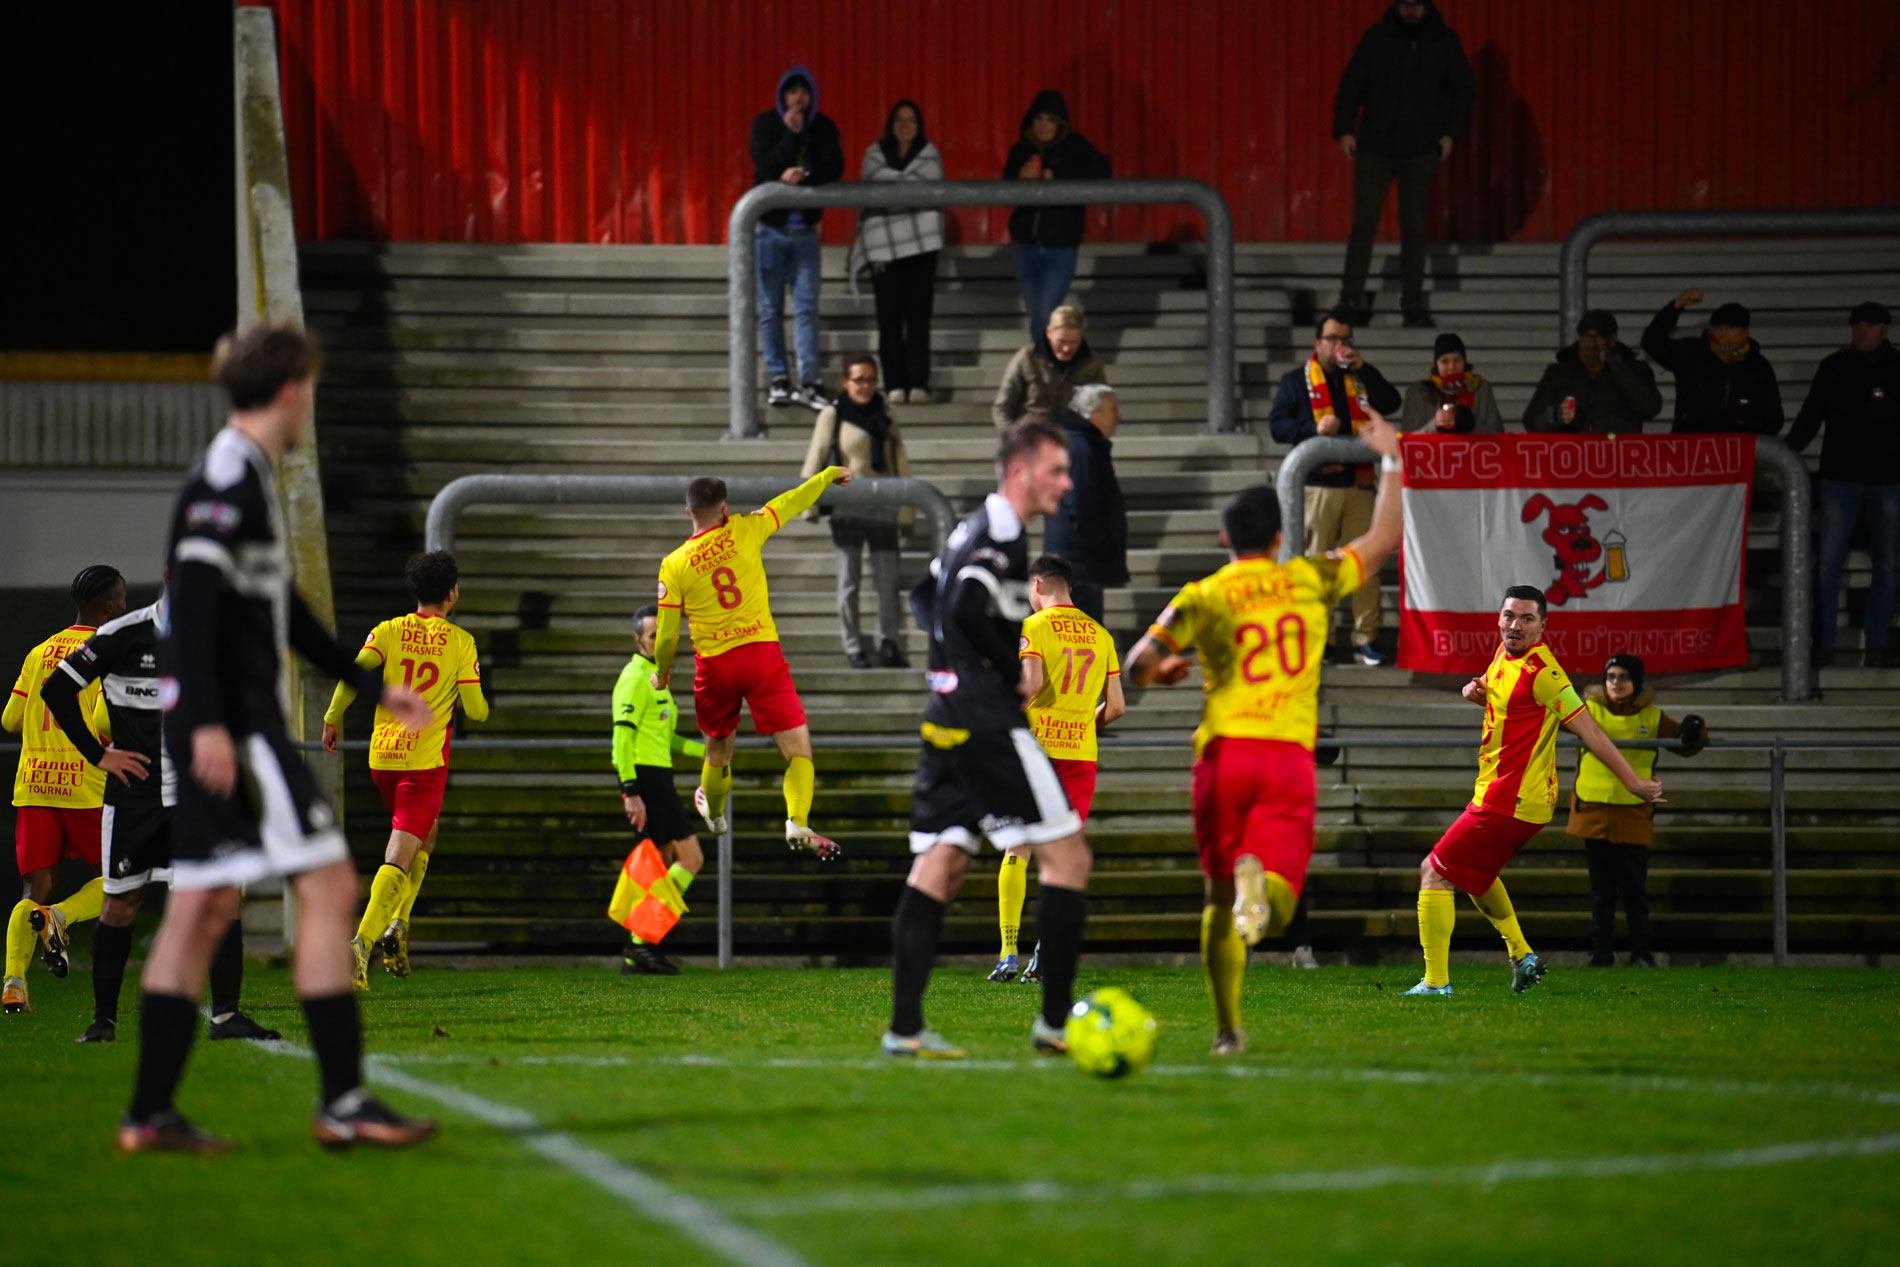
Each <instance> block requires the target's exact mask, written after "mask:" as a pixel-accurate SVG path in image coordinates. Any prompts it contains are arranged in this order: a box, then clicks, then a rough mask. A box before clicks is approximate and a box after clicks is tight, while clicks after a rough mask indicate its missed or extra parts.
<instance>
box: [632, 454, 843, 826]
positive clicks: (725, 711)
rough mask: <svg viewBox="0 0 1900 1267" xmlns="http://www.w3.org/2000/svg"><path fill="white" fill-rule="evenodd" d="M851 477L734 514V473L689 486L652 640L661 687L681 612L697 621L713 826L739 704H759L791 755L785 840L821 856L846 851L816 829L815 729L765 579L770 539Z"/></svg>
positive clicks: (721, 821)
mask: <svg viewBox="0 0 1900 1267" xmlns="http://www.w3.org/2000/svg"><path fill="white" fill-rule="evenodd" d="M850 482H851V472H850V471H848V470H846V469H845V468H844V467H842V466H828V467H826V468H825V469H824V470H822V471H820V472H818V474H816V475H814V476H812V477H811V478H810V479H808V480H806V481H805V482H804V483H803V484H800V485H799V486H798V487H797V488H794V489H792V490H790V491H789V492H785V493H780V494H779V495H778V496H777V497H774V498H773V499H772V500H771V501H769V502H767V503H766V504H765V505H763V506H761V507H760V508H759V509H757V510H755V511H753V512H752V513H751V514H749V515H741V516H738V517H737V518H735V517H734V516H733V515H732V513H731V511H730V509H729V508H728V507H727V505H726V482H725V481H724V480H722V479H715V478H713V477H711V476H702V477H700V478H699V479H696V480H694V481H693V482H692V483H691V484H689V485H687V486H686V514H687V517H688V518H689V519H691V520H692V521H693V535H692V536H690V537H688V538H687V539H686V544H685V545H683V546H681V547H680V548H679V549H677V550H675V551H673V553H671V554H669V555H667V556H666V558H665V559H664V560H662V561H661V563H660V598H659V603H660V625H659V634H658V644H657V645H656V646H655V647H654V649H653V662H654V664H655V665H656V666H657V667H656V669H655V670H654V673H653V688H654V689H655V690H658V691H664V690H666V689H667V683H668V682H670V681H671V680H672V676H673V657H674V655H675V654H677V653H678V651H679V642H680V616H681V613H684V614H685V617H686V619H687V620H689V621H691V622H692V626H693V661H694V668H693V709H694V712H695V713H696V714H697V717H698V722H699V729H700V730H701V731H702V732H704V734H705V736H706V757H705V763H704V764H703V765H702V766H701V767H700V777H699V789H698V790H697V791H695V792H694V793H693V804H694V805H695V806H696V807H697V808H698V810H699V814H700V817H701V818H703V819H705V820H706V828H707V830H708V831H710V832H712V834H713V835H715V836H717V835H719V834H720V833H721V832H723V831H725V830H726V797H727V796H728V795H729V794H730V793H731V791H732V749H733V743H734V734H735V732H737V730H738V729H739V706H740V705H741V704H745V705H746V706H747V707H749V708H750V709H751V710H752V724H753V726H754V727H755V728H757V730H758V732H759V733H760V734H762V735H770V736H772V738H773V740H774V741H775V742H776V743H777V744H778V750H779V755H780V756H782V757H784V758H785V839H786V842H787V843H789V844H790V845H791V846H792V848H794V849H810V850H812V851H813V852H814V853H816V854H817V855H818V856H819V857H821V858H829V857H833V856H835V855H836V854H837V852H838V846H837V843H836V842H835V841H831V840H827V839H825V838H824V837H823V836H820V835H818V834H817V833H816V832H814V831H813V830H812V829H811V825H810V823H809V822H808V821H807V820H808V819H809V818H810V817H811V799H812V792H813V789H814V787H815V784H816V775H815V774H814V773H813V770H812V764H811V728H810V727H809V726H807V725H806V724H805V706H804V704H803V703H801V702H800V701H799V698H798V688H797V687H795V686H793V685H792V671H791V669H790V668H789V667H787V665H786V663H785V653H784V652H783V651H782V650H780V648H779V643H778V625H777V624H775V623H774V622H773V620H772V603H771V595H770V593H769V592H768V591H767V588H766V581H765V559H764V555H763V551H764V549H765V543H766V541H768V540H769V539H770V538H771V536H772V534H773V533H775V532H777V531H778V530H779V529H780V528H783V527H784V526H785V525H786V524H788V523H790V522H791V520H792V519H793V517H794V516H797V515H801V514H803V513H804V512H805V511H806V510H807V509H809V508H810V507H811V506H813V505H814V504H815V503H816V502H817V501H818V498H819V496H820V495H821V494H823V493H824V491H825V490H826V489H827V488H829V487H831V486H832V485H833V484H838V485H840V486H842V485H845V484H849V483H850Z"/></svg>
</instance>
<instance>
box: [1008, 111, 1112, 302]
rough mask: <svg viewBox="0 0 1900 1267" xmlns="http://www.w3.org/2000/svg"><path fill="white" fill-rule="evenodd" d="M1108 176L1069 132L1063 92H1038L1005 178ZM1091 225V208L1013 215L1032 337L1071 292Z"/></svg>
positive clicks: (1104, 165)
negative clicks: (1077, 261)
mask: <svg viewBox="0 0 1900 1267" xmlns="http://www.w3.org/2000/svg"><path fill="white" fill-rule="evenodd" d="M1109 175H1110V170H1109V165H1108V156H1107V155H1105V154H1103V153H1102V152H1101V151H1100V150H1098V149H1096V148H1095V147H1094V146H1093V145H1090V144H1089V142H1088V139H1087V138H1086V137H1084V136H1083V135H1082V134H1081V133H1080V132H1075V131H1071V130H1070V128H1069V103H1068V102H1067V101H1066V100H1065V99H1064V98H1063V96H1062V94H1061V93H1059V92H1057V91H1055V90H1054V89H1052V88H1045V89H1043V90H1042V91H1041V92H1039V93H1037V94H1036V98H1035V100H1034V101H1031V102H1030V103H1029V109H1028V111H1027V112H1026V113H1025V114H1024V115H1023V126H1022V133H1021V135H1020V136H1019V137H1018V138H1017V141H1016V144H1014V145H1012V146H1010V147H1009V157H1007V158H1005V159H1004V160H1003V179H1004V180H1106V179H1107V178H1108V177H1109ZM1087 221H1088V208H1087V207H1018V208H1016V210H1015V211H1014V212H1012V213H1011V214H1010V217H1009V240H1010V241H1012V242H1014V243H1015V244H1016V281H1017V283H1018V284H1019V285H1020V286H1021V287H1022V288H1023V306H1024V307H1025V308H1027V309H1028V310H1029V337H1030V338H1032V339H1033V338H1035V337H1036V334H1037V332H1038V331H1040V330H1041V329H1042V328H1043V326H1044V325H1046V324H1047V323H1048V320H1049V314H1050V312H1052V311H1053V310H1054V309H1055V307H1056V306H1057V305H1058V304H1060V303H1061V302H1062V301H1063V299H1064V298H1065V297H1066V296H1067V295H1068V293H1069V283H1070V282H1072V281H1074V280H1075V255H1076V248H1077V247H1079V246H1081V245H1082V233H1083V230H1084V229H1085V228H1086V227H1087Z"/></svg>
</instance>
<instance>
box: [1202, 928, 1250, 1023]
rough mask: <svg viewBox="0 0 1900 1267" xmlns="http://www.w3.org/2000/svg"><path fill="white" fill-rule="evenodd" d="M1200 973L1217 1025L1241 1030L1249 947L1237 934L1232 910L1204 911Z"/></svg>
mask: <svg viewBox="0 0 1900 1267" xmlns="http://www.w3.org/2000/svg"><path fill="white" fill-rule="evenodd" d="M1201 971H1202V973H1203V974H1204V975H1205V976H1206V977H1207V993H1208V994H1209V996H1210V997H1212V998H1213V1000H1214V1023H1215V1024H1216V1025H1217V1026H1219V1027H1220V1028H1221V1029H1239V1028H1240V982H1241V978H1242V977H1244V976H1246V974H1247V943H1246V942H1244V941H1242V940H1241V939H1240V934H1239V933H1237V932H1235V931H1234V912H1233V910H1232V908H1230V907H1223V906H1208V907H1203V908H1202V910H1201Z"/></svg>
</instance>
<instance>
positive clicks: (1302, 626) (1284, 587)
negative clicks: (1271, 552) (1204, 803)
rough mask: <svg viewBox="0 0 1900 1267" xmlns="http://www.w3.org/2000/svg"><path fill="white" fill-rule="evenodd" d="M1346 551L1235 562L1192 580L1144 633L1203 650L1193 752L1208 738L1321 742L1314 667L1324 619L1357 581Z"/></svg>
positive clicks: (1355, 559)
mask: <svg viewBox="0 0 1900 1267" xmlns="http://www.w3.org/2000/svg"><path fill="white" fill-rule="evenodd" d="M1365 574H1366V573H1365V564H1364V563H1363V562H1362V561H1361V560H1360V558H1359V556H1358V555H1357V554H1355V553H1354V552H1353V551H1352V550H1350V549H1348V550H1346V551H1344V552H1343V554H1342V557H1340V558H1339V559H1325V558H1297V559H1291V560H1288V561H1287V562H1286V563H1285V564H1284V565H1282V564H1280V563H1276V562H1274V561H1273V560H1272V559H1268V558H1264V557H1254V558H1246V559H1235V560H1234V561H1233V562H1232V563H1229V564H1228V565H1227V566H1226V567H1224V568H1222V569H1221V570H1220V571H1218V572H1216V573H1214V575H1212V576H1210V577H1207V578H1205V579H1203V580H1199V581H1190V582H1189V583H1188V584H1187V585H1185V586H1183V587H1182V588H1181V592H1180V593H1179V594H1176V595H1175V596H1174V601H1173V602H1171V603H1169V604H1168V606H1167V610H1165V611H1163V612H1162V613H1161V615H1160V617H1159V618H1158V619H1156V621H1155V623H1154V624H1153V625H1151V626H1149V628H1148V636H1149V637H1151V638H1153V639H1154V640H1155V641H1157V642H1159V643H1160V644H1161V645H1162V646H1164V647H1167V648H1168V649H1169V650H1171V651H1176V652H1179V651H1184V650H1186V649H1187V648H1188V647H1189V646H1190V645H1194V646H1198V647H1199V648H1200V652H1201V677H1202V683H1201V685H1202V690H1203V691H1204V693H1205V695H1206V699H1205V702H1204V704H1203V708H1202V713H1201V725H1200V729H1198V730H1196V731H1195V732H1194V751H1195V753H1196V754H1197V755H1198V754H1199V753H1200V751H1201V750H1202V749H1203V748H1205V747H1206V746H1207V741H1208V740H1210V739H1212V738H1214V737H1215V736H1216V735H1227V736H1231V737H1234V738H1244V739H1284V740H1287V741H1289V742H1291V743H1296V744H1299V745H1300V746H1301V747H1302V748H1306V749H1308V750H1309V751H1310V750H1311V749H1312V747H1313V741H1314V740H1315V739H1316V738H1317V737H1318V735H1319V670H1320V663H1321V661H1323V660H1324V659H1325V658H1326V621H1327V617H1328V615H1329V614H1330V613H1331V611H1332V609H1333V604H1334V603H1337V602H1338V601H1339V600H1340V599H1342V598H1344V597H1345V596H1346V595H1348V594H1351V593H1352V592H1353V591H1354V590H1357V589H1358V588H1359V586H1360V585H1361V584H1362V583H1364V581H1365Z"/></svg>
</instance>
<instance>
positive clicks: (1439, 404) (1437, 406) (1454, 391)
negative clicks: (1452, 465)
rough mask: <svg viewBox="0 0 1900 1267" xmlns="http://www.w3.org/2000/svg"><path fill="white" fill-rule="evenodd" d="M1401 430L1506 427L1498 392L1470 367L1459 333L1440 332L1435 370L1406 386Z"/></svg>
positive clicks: (1435, 348)
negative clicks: (1500, 410) (1499, 404)
mask: <svg viewBox="0 0 1900 1267" xmlns="http://www.w3.org/2000/svg"><path fill="white" fill-rule="evenodd" d="M1399 430H1401V431H1436V432H1446V433H1450V434H1463V433H1465V432H1469V431H1480V432H1498V431H1502V430H1504V416H1503V415H1502V414H1500V413H1499V412H1498V398H1497V394H1496V393H1495V392H1493V391H1492V390H1491V384H1490V383H1488V382H1486V381H1485V380H1484V379H1482V378H1480V377H1479V376H1478V374H1477V373H1476V371H1474V370H1473V369H1472V368H1471V363H1470V362H1469V361H1467V360H1466V359H1465V341H1464V340H1463V339H1461V338H1459V337H1458V336H1457V335H1455V334H1441V335H1439V336H1438V338H1437V339H1436V340H1434V341H1433V343H1432V372H1431V373H1430V374H1428V375H1426V376H1425V377H1424V378H1421V379H1419V380H1418V381H1416V382H1414V383H1412V384H1411V385H1410V386H1408V387H1407V388H1406V389H1405V413H1404V416H1403V417H1402V418H1401V419H1400V421H1399Z"/></svg>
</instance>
